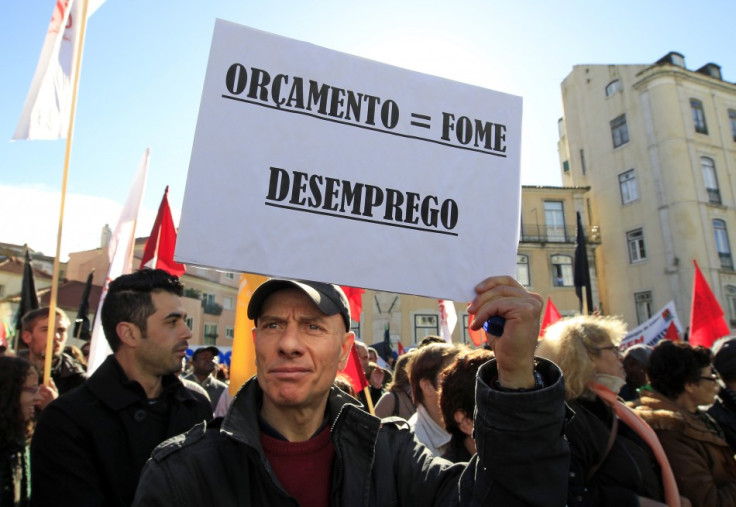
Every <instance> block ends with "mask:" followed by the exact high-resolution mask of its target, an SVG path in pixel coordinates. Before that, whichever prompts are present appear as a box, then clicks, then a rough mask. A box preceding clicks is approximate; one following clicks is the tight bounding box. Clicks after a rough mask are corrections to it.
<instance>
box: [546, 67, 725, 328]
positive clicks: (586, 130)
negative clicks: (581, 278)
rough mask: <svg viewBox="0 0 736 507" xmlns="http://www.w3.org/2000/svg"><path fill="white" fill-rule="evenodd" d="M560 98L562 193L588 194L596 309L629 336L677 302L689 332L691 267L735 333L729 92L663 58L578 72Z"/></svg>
mask: <svg viewBox="0 0 736 507" xmlns="http://www.w3.org/2000/svg"><path fill="white" fill-rule="evenodd" d="M562 100H563V110H564V117H563V118H562V119H561V120H560V122H559V130H560V139H559V143H558V146H559V153H560V162H561V171H562V178H563V184H564V185H570V186H573V185H574V186H585V187H589V188H590V191H589V192H588V193H587V194H586V195H585V196H584V200H585V208H586V210H587V214H588V216H589V217H590V221H591V223H595V224H598V225H599V226H600V238H601V241H602V246H601V247H600V248H597V249H596V254H595V261H596V262H595V265H596V266H597V267H598V282H599V289H598V293H599V294H598V297H599V303H600V307H601V309H602V311H603V312H604V313H607V314H619V315H622V316H623V317H624V319H625V320H626V321H627V322H628V324H629V326H630V327H633V326H636V325H637V324H638V323H641V322H643V321H644V320H646V319H647V318H648V317H649V316H650V315H652V313H653V312H656V311H657V310H659V309H660V308H661V307H663V306H664V305H665V304H667V303H668V302H669V301H674V302H675V305H676V308H677V313H678V316H679V318H680V321H681V322H682V324H683V325H684V326H687V324H688V322H689V319H690V304H691V293H692V285H693V277H694V266H693V260H696V261H697V262H698V265H699V266H700V268H701V270H702V271H703V274H704V276H705V278H706V280H707V281H708V283H709V284H710V286H711V288H712V289H713V292H714V293H715V295H716V297H717V298H718V300H719V301H720V303H721V305H722V307H723V309H724V310H725V311H726V314H727V315H726V318H727V320H728V321H729V322H730V325H731V326H732V327H736V271H734V262H733V255H732V250H731V242H730V239H729V233H730V234H733V233H734V232H733V231H734V228H736V211H735V208H734V206H735V205H736V201H735V199H736V181H735V180H734V178H733V175H734V174H736V171H735V170H736V85H734V84H733V83H729V82H726V81H724V80H723V79H722V76H721V69H720V67H719V66H718V65H716V64H713V63H707V64H705V65H703V66H702V67H700V68H698V69H697V70H690V69H688V68H687V67H686V65H685V58H684V57H683V55H681V54H679V53H669V54H667V55H665V56H664V57H663V58H661V59H660V60H659V61H657V62H655V63H652V64H642V65H576V66H575V67H574V68H573V70H572V72H571V73H570V74H569V75H568V76H567V77H566V78H565V80H564V81H563V83H562Z"/></svg>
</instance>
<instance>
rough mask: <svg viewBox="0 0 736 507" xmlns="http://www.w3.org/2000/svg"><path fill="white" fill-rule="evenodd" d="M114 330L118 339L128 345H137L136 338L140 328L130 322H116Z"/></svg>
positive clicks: (138, 335)
mask: <svg viewBox="0 0 736 507" xmlns="http://www.w3.org/2000/svg"><path fill="white" fill-rule="evenodd" d="M115 332H116V333H117V335H118V338H120V341H121V342H122V343H123V344H125V345H127V346H128V347H137V346H138V338H139V337H140V330H139V329H138V326H136V325H135V324H133V323H132V322H118V325H117V326H115Z"/></svg>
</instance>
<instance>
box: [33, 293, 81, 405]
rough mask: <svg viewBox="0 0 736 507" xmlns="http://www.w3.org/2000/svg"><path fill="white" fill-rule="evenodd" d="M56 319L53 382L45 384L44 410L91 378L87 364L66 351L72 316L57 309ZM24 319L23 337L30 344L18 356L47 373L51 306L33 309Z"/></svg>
mask: <svg viewBox="0 0 736 507" xmlns="http://www.w3.org/2000/svg"><path fill="white" fill-rule="evenodd" d="M54 321H55V322H54V324H53V326H54V333H53V338H54V344H53V349H52V350H53V352H52V354H53V357H52V359H51V380H52V381H53V382H52V383H50V385H48V386H43V387H41V390H40V394H41V402H40V403H39V408H41V409H43V408H44V407H46V405H48V404H49V403H51V401H53V400H54V399H55V398H57V397H58V396H59V395H62V394H64V393H67V392H69V391H71V390H72V389H74V388H75V387H78V386H80V385H82V384H83V383H84V381H85V380H86V379H87V373H86V372H85V369H84V367H83V366H82V365H81V364H79V363H78V362H77V361H76V360H75V359H74V358H73V357H71V356H70V355H68V354H66V353H64V345H65V344H66V339H67V330H68V329H69V318H68V317H67V316H66V313H64V311H63V310H61V309H60V308H57V309H56V318H55V319H54ZM21 322H22V329H23V332H22V333H21V340H23V343H25V344H26V345H27V346H28V349H26V350H20V351H19V352H18V356H19V357H22V358H24V359H27V360H28V361H29V362H30V363H31V364H32V365H33V366H34V367H35V368H36V370H37V371H39V372H40V373H41V374H43V371H44V365H45V358H46V342H47V340H48V328H49V308H48V307H43V308H38V309H36V310H31V311H30V312H28V313H26V314H25V315H24V316H23V318H22V320H21Z"/></svg>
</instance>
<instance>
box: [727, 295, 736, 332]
mask: <svg viewBox="0 0 736 507" xmlns="http://www.w3.org/2000/svg"><path fill="white" fill-rule="evenodd" d="M726 303H727V304H728V321H729V324H731V327H735V326H736V287H734V286H733V285H726Z"/></svg>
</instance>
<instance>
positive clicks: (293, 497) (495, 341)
mask: <svg viewBox="0 0 736 507" xmlns="http://www.w3.org/2000/svg"><path fill="white" fill-rule="evenodd" d="M182 291H183V286H182V284H181V282H180V281H179V279H178V278H177V277H175V276H172V275H169V274H167V273H166V272H164V271H161V270H150V269H146V270H141V271H137V272H135V273H132V274H129V275H123V276H121V277H119V278H117V279H116V280H114V281H112V282H111V283H110V286H109V290H108V294H107V297H106V299H105V302H104V305H103V308H102V311H101V315H100V318H101V319H102V325H103V328H104V330H105V337H106V339H107V340H108V342H109V344H110V347H111V349H112V351H113V352H112V354H111V355H110V356H109V357H108V358H107V359H106V360H105V361H104V362H103V363H102V365H101V366H100V367H99V368H97V369H96V370H95V371H94V373H92V374H91V375H89V376H88V375H87V373H86V358H87V357H88V355H89V348H88V345H87V344H86V345H87V346H86V347H81V348H80V349H76V348H70V347H68V346H65V345H66V343H65V342H66V334H67V329H68V328H69V319H68V318H67V316H66V315H65V314H64V312H62V311H60V310H57V311H56V314H55V315H54V318H53V319H50V313H49V309H48V308H41V309H39V310H34V311H32V312H29V313H28V314H27V315H25V316H24V318H23V320H22V326H23V327H22V336H21V341H22V343H23V344H24V348H23V350H20V351H18V353H17V355H14V354H10V353H7V354H6V355H5V356H2V357H0V460H1V461H0V485H1V486H2V492H1V495H0V505H3V506H4V505H13V506H25V505H40V506H45V505H70V506H72V505H73V506H77V505H105V506H107V505H112V506H115V505H121V506H123V505H124V506H128V505H140V506H163V505H177V506H179V505H183V506H186V505H192V506H199V505H210V504H216V505H269V506H271V505H273V506H277V505H301V506H326V505H336V504H341V505H377V506H383V505H412V506H413V505H438V506H440V505H441V506H445V505H496V506H507V505H508V506H513V505H539V506H548V505H560V506H562V505H570V506H597V505H602V506H606V505H611V506H614V505H615V506H628V505H631V506H650V505H669V506H680V505H682V506H690V505H693V506H727V505H736V460H735V459H734V454H735V453H736V339H724V340H722V341H721V342H719V343H718V344H716V346H715V347H714V348H713V350H709V349H706V348H703V347H693V346H691V345H690V344H688V343H687V342H672V341H668V340H663V341H662V342H660V343H659V344H657V345H656V346H655V347H648V346H643V345H639V346H635V347H631V348H629V349H627V350H626V351H625V352H623V353H622V352H621V350H620V348H619V344H620V342H621V339H622V338H623V337H624V336H625V334H626V327H625V324H624V323H623V322H622V321H621V320H620V319H618V318H615V317H600V316H574V317H568V318H564V319H562V320H560V321H558V322H557V323H555V324H553V325H551V326H549V327H547V328H546V330H545V333H544V336H543V337H541V338H538V334H539V317H540V314H541V309H542V298H541V297H540V296H539V295H537V294H533V293H531V292H528V291H527V290H526V289H525V288H524V287H522V286H521V285H520V284H518V283H517V282H516V281H515V280H513V279H512V278H509V277H491V278H488V279H485V280H483V281H482V282H481V283H479V285H478V286H477V287H476V293H477V297H476V299H475V300H474V301H473V302H472V303H471V305H470V307H469V311H470V312H472V313H473V314H474V315H475V320H474V321H473V322H472V323H471V327H472V328H474V329H481V327H482V325H483V323H484V322H485V321H486V320H487V319H488V318H490V317H492V316H494V315H498V316H501V317H503V318H504V319H505V325H504V327H503V330H502V331H501V333H502V334H501V336H495V335H493V334H490V333H488V332H486V339H487V341H488V344H487V345H486V346H485V347H484V348H480V349H475V350H473V349H470V348H469V347H467V346H465V345H460V344H451V343H446V342H445V341H444V340H442V339H441V338H439V337H437V336H428V337H425V338H424V339H423V340H421V341H420V342H419V343H418V344H416V346H415V347H413V348H410V350H409V351H408V352H407V353H405V354H403V355H401V356H399V357H398V358H395V357H385V358H383V357H380V355H379V354H378V353H377V351H376V350H375V349H372V348H371V347H368V346H366V344H364V343H362V342H360V341H358V340H355V337H354V334H353V333H352V331H351V327H350V322H351V318H350V305H349V303H348V301H347V298H346V297H345V294H344V293H343V292H342V290H341V289H340V288H339V287H338V286H336V285H333V284H327V283H319V282H310V281H297V280H280V279H271V280H268V281H266V282H264V283H263V284H262V285H261V286H260V287H258V288H257V289H256V290H255V291H254V293H253V294H252V297H251V301H250V304H249V306H248V317H249V318H250V319H252V320H253V321H254V322H255V328H254V330H253V340H254V345H255V361H256V368H257V375H256V376H255V377H253V378H252V379H250V380H249V381H247V382H246V383H245V384H244V385H243V386H242V388H240V390H239V392H238V394H237V395H236V396H235V397H232V396H231V395H230V393H229V390H228V388H227V387H228V386H227V382H228V380H227V369H226V368H225V367H223V366H224V365H219V364H218V362H217V357H218V355H219V351H218V350H217V349H216V348H215V347H202V348H199V349H197V350H196V351H195V352H194V355H193V356H192V358H191V363H188V362H187V360H186V359H187V356H186V351H187V348H188V341H189V340H190V339H191V337H192V333H191V331H190V330H189V328H188V327H187V325H186V316H187V315H186V311H185V309H184V306H183V304H182V301H181V296H182ZM49 326H52V327H53V329H54V333H53V334H54V346H53V358H52V362H51V363H52V369H51V378H50V379H49V381H48V382H46V383H41V382H40V381H41V380H42V379H41V375H42V372H43V367H44V361H45V353H46V337H47V334H48V329H49ZM353 348H355V350H356V352H357V355H358V357H359V358H360V367H361V368H362V369H363V371H364V373H365V377H366V379H367V380H368V387H367V388H366V389H365V390H363V391H361V392H357V393H356V392H354V390H353V384H352V383H351V381H350V379H349V378H345V377H344V376H343V375H342V374H339V372H340V371H341V370H343V369H344V368H345V366H346V363H347V361H348V357H349V356H350V354H351V350H352V349H353ZM85 349H86V351H85Z"/></svg>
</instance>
